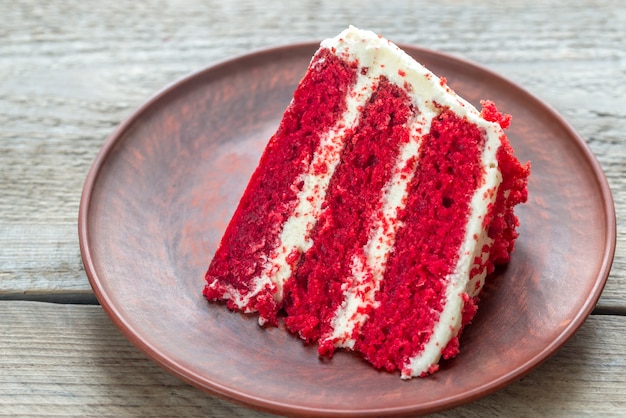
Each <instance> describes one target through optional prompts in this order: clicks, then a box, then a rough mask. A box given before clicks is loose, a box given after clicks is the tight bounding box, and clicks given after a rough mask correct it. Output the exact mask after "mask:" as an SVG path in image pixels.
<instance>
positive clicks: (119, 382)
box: [0, 301, 626, 418]
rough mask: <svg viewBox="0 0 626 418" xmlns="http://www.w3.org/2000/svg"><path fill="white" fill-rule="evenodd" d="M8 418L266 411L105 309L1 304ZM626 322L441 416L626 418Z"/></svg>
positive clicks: (585, 334) (2, 390)
mask: <svg viewBox="0 0 626 418" xmlns="http://www.w3.org/2000/svg"><path fill="white" fill-rule="evenodd" d="M0 318H2V321H0V336H1V338H0V359H1V360H0V415H3V414H6V415H11V416H14V415H20V414H24V415H36V414H44V413H45V414H46V415H64V416H68V415H98V416H102V415H111V416H128V415H142V416H213V417H221V416H224V417H226V416H229V417H246V418H252V417H262V416H267V414H265V413H261V412H255V411H252V410H249V409H247V408H244V407H241V406H238V405H234V404H231V403H230V402H227V401H224V400H221V399H218V398H216V397H213V396H211V395H207V394H205V393H204V392H201V391H199V390H197V389H195V388H192V387H191V386H188V385H187V384H185V383H183V382H182V381H180V380H179V379H177V378H175V377H173V376H171V375H169V374H168V373H167V372H165V371H164V370H162V369H161V368H160V367H158V366H157V365H155V364H154V363H152V362H151V361H150V360H149V359H147V358H146V357H145V356H144V355H143V354H142V353H140V352H139V351H138V350H137V349H135V347H133V346H132V345H131V344H130V343H129V342H128V341H127V340H126V339H125V338H124V337H123V336H122V335H121V333H120V332H119V331H118V330H117V328H115V327H114V325H113V323H112V322H111V321H110V320H109V318H108V317H107V316H106V315H105V314H104V312H103V310H102V309H101V308H100V307H97V306H85V305H61V304H49V303H41V302H20V301H0ZM624 346H626V318H624V317H619V316H592V317H590V319H589V320H588V321H587V322H586V323H585V324H584V325H583V327H582V328H581V330H580V331H579V332H578V333H577V334H576V335H575V336H574V338H573V339H572V340H570V342H569V343H568V344H566V346H565V347H564V348H563V349H562V350H561V351H559V352H558V353H557V354H556V355H555V356H553V357H552V358H551V359H549V360H548V361H547V362H546V363H544V364H543V365H541V366H540V367H539V368H538V369H536V370H535V371H533V372H531V373H530V374H529V375H528V376H526V377H524V378H523V379H521V380H520V381H517V382H515V383H513V384H511V385H510V386H508V387H506V388H504V389H503V390H501V391H499V392H496V393H495V394H492V395H491V396H488V397H486V398H483V399H481V400H478V401H476V402H474V403H471V404H469V405H465V406H462V407H459V408H456V409H453V410H451V411H447V412H446V413H442V414H440V415H439V416H440V417H442V418H443V417H485V416H562V417H565V416H572V415H582V414H589V415H592V416H593V415H601V414H605V413H610V414H612V415H616V414H617V415H619V414H626V374H624V373H623V370H624V367H625V366H626V359H625V358H624V357H623V354H622V353H623V347H624Z"/></svg>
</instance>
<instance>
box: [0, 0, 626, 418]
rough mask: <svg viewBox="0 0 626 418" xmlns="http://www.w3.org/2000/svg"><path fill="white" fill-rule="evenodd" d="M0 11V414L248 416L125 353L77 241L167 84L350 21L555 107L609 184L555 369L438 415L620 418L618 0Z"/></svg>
mask: <svg viewBox="0 0 626 418" xmlns="http://www.w3.org/2000/svg"><path fill="white" fill-rule="evenodd" d="M500 3H501V2H499V1H496V0H477V1H473V2H461V1H452V0H444V1H441V2H436V3H434V2H420V1H397V0H387V1H385V2H370V3H366V2H364V1H360V0H344V1H341V2H338V1H326V0H321V1H301V2H293V1H287V0H281V1H274V2H256V1H253V0H239V1H232V2H230V1H228V0H226V1H212V0H204V1H200V0H186V1H180V2H177V1H159V2H156V1H142V2H137V1H120V2H99V1H94V0H71V1H65V2H39V1H34V0H18V1H3V2H0V17H1V18H0V415H4V414H7V415H11V416H15V415H38V414H50V415H52V414H55V415H61V416H69V415H80V416H84V415H99V416H100V415H114V416H128V415H141V416H157V415H163V416H186V415H189V416H193V415H197V416H216V417H220V416H224V417H226V416H228V417H231V416H238V417H261V416H267V414H265V413H261V412H256V411H252V410H250V409H248V408H246V407H243V406H239V405H235V404H231V403H230V402H228V401H225V400H221V399H218V398H216V397H213V396H211V395H207V394H205V393H203V392H201V391H200V390H197V389H195V388H193V387H191V386H188V385H187V384H185V383H183V382H182V381H180V380H179V379H177V378H176V377H173V376H171V375H169V374H168V373H167V372H165V371H164V370H162V369H161V368H160V367H158V366H157V365H155V364H154V363H152V361H150V360H149V359H147V358H146V357H145V356H144V355H143V354H142V353H141V352H140V351H138V350H137V349H136V348H135V347H134V346H132V345H131V344H130V343H129V342H128V341H127V340H126V339H125V338H124V337H123V336H122V335H121V333H120V332H119V331H118V330H117V328H115V326H114V325H113V323H112V322H111V320H110V319H109V318H108V317H107V316H106V314H105V313H104V312H103V310H102V308H101V307H100V306H99V305H98V301H97V300H96V298H95V296H94V294H93V292H92V290H91V288H90V286H89V282H88V280H87V276H86V274H85V271H84V268H83V265H82V261H81V256H80V251H79V246H78V236H77V214H78V204H79V199H80V195H81V188H82V185H83V181H84V180H85V177H86V174H87V171H88V170H89V167H90V166H91V164H92V162H93V160H94V158H95V156H96V154H97V153H98V151H99V149H100V147H101V145H102V144H103V142H104V141H105V139H106V137H107V136H108V135H109V134H110V133H111V132H112V131H113V129H114V128H115V126H116V125H118V124H119V123H120V122H121V121H122V120H124V118H126V117H127V116H128V115H129V114H130V113H131V112H132V111H133V110H134V109H135V108H136V107H138V106H139V105H140V104H141V103H142V102H144V101H145V100H146V99H147V98H148V97H150V96H151V95H152V94H154V93H155V92H156V91H158V90H160V89H161V88H162V87H164V86H165V85H167V84H169V83H171V82H173V81H174V80H176V79H179V78H181V77H183V76H184V75H186V74H188V73H190V72H192V71H194V70H198V69H201V68H203V67H205V66H207V65H210V64H211V63H214V62H216V61H217V60H221V59H224V58H227V57H229V56H232V55H236V54H241V53H244V52H247V51H250V50H251V49H255V48H261V47H266V46H272V45H278V44H286V43H291V42H297V41H306V40H312V39H321V38H323V37H328V36H333V35H334V34H336V33H338V32H339V31H340V30H342V29H343V28H344V27H345V26H347V25H348V24H355V25H357V26H360V27H363V28H368V29H372V30H374V31H377V32H380V33H382V34H384V35H385V36H387V37H389V38H391V39H392V40H394V41H396V42H402V43H410V44H416V45H420V46H424V47H427V48H431V49H436V50H440V51H444V52H448V53H451V54H454V55H457V56H462V57H464V58H467V59H470V60H473V61H475V62H478V63H480V64H482V65H484V66H486V67H489V68H491V69H492V70H495V71H497V72H499V73H501V74H502V75H504V76H505V77H507V78H509V79H511V80H513V81H515V82H517V83H519V84H520V85H522V86H523V87H525V88H526V89H528V90H530V91H531V92H532V93H534V94H535V95H537V96H539V97H540V98H541V99H543V100H545V101H546V102H548V103H549V104H551V105H552V106H553V107H555V108H556V109H557V110H558V111H559V112H560V113H561V114H562V115H563V116H564V117H565V118H566V119H567V120H568V121H569V122H570V123H571V124H572V125H573V127H574V128H575V129H576V130H577V131H578V132H579V133H580V134H581V135H582V136H583V137H584V138H585V140H586V141H587V142H588V144H589V146H590V147H591V149H592V150H593V152H594V153H595V155H596V156H597V158H598V160H599V161H600V163H601V165H602V167H603V168H604V170H605V172H606V175H607V177H608V180H609V183H610V186H611V188H612V191H613V196H614V199H615V206H616V213H617V228H618V231H617V234H618V235H617V251H616V255H615V262H614V264H613V268H612V271H611V275H610V277H609V279H608V283H607V285H606V288H605V290H604V293H603V294H602V297H601V298H600V301H599V303H598V305H597V308H596V310H595V311H594V313H593V314H592V315H591V317H590V318H589V319H588V320H587V322H586V323H585V324H584V325H583V327H582V328H581V329H580V331H579V332H578V333H577V334H576V335H575V336H574V338H572V339H571V340H570V341H569V342H568V343H567V344H566V345H565V347H563V348H562V349H561V350H560V351H559V352H558V353H557V354H556V355H555V356H553V357H552V358H550V359H549V360H548V361H546V362H545V363H544V364H542V365H541V366H540V367H538V368H537V369H536V370H535V371H533V372H531V373H530V374H528V375H527V376H526V377H524V378H522V379H521V380H519V381H517V382H515V383H513V384H511V385H509V386H508V387H506V388H505V389H503V390H501V391H499V392H497V393H495V394H492V395H491V396H488V397H486V398H483V399H481V400H478V401H476V402H474V403H472V404H469V405H465V406H462V407H459V408H456V409H453V410H450V411H447V412H444V413H442V414H441V416H447V417H456V416H458V417H460V416H464V417H466V416H481V417H482V416H496V415H498V416H535V415H546V416H572V415H600V414H609V415H623V414H626V400H625V399H626V317H625V316H624V315H625V314H626V298H625V297H624V296H625V294H626V110H625V109H626V87H625V85H626V84H625V82H626V44H625V43H624V42H626V6H625V5H624V3H623V2H622V1H620V0H605V1H602V0H576V1H572V2H568V3H567V5H565V4H560V3H564V2H556V1H546V0H524V1H519V0H511V1H508V2H506V3H507V4H506V5H501V4H500Z"/></svg>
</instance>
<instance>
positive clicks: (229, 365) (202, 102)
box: [79, 44, 615, 416]
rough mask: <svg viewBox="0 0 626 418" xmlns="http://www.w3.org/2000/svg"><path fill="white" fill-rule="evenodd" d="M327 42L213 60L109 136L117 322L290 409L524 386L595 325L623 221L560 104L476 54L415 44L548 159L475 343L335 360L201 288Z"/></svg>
mask: <svg viewBox="0 0 626 418" xmlns="http://www.w3.org/2000/svg"><path fill="white" fill-rule="evenodd" d="M315 49H316V45H314V44H305V45H295V46H287V47H282V48H277V49H270V50H265V51H261V52H256V53H253V54H249V55H245V56H241V57H238V58H235V59H232V60H229V61H225V62H222V63H220V64H218V65H215V66H212V67H210V68H208V69H206V70H204V71H200V72H199V73H196V74H194V75H191V76H190V77H187V78H185V79H183V80H181V81H179V82H177V83H176V84H174V85H172V86H170V87H168V88H166V89H165V90H164V91H162V92H161V93H159V94H158V95H156V96H155V97H153V98H152V99H151V100H149V101H148V102H147V103H146V104H145V105H143V106H142V107H141V108H140V109H139V110H137V111H136V112H135V113H134V114H133V115H132V116H131V117H130V118H129V119H128V120H127V121H125V122H124V123H123V124H122V125H121V126H120V127H119V128H118V129H117V130H116V131H115V132H114V133H113V135H112V136H111V137H110V138H109V139H108V140H107V141H106V143H105V144H104V147H103V148H102V150H101V152H100V154H99V155H98V157H97V159H96V161H95V162H94V165H93V167H92V169H91V171H90V173H89V175H88V177H87V180H86V183H85V186H84V191H83V195H82V199H81V206H80V216H79V234H80V243H81V250H82V255H83V261H84V264H85V267H86V270H87V274H88V276H89V279H90V281H91V285H92V286H93V289H94V291H95V293H96V295H97V297H98V299H99V300H100V302H101V304H102V306H103V307H104V309H105V310H106V312H107V313H108V314H109V315H110V317H111V318H112V320H113V322H114V323H115V324H116V325H117V326H118V327H119V328H120V329H121V330H122V332H123V333H124V334H125V335H126V336H127V337H128V338H129V339H130V341H132V342H133V343H134V344H135V345H136V346H137V347H139V348H140V349H141V350H143V351H144V352H145V353H146V354H147V355H148V356H150V357H151V358H152V359H153V360H154V361H155V362H157V363H158V364H160V365H161V366H163V367H164V368H165V369H167V370H169V371H170V372H172V373H174V374H175V375H177V376H179V377H180V378H182V379H184V380H185V381H187V382H189V383H191V384H193V385H195V386H197V387H199V388H202V389H204V390H207V391H209V392H211V393H214V394H218V395H220V396H223V397H226V398H228V399H231V400H234V401H237V402H241V403H244V404H246V405H248V406H251V407H254V408H259V409H263V410H269V411H273V412H276V413H280V414H303V415H304V414H307V415H346V416H347V415H353V416H367V415H394V414H409V413H427V412H433V411H437V410H442V409H446V408H450V407H453V406H456V405H460V404H462V403H465V402H469V401H471V400H474V399H477V398H479V397H481V396H484V395H486V394H488V393H491V392H493V391H495V390H497V389H499V388H502V387H503V386H505V385H506V384H508V383H510V382H511V381H513V380H515V379H518V378H519V377H521V376H522V375H524V374H525V373H527V372H528V371H530V370H531V369H533V368H534V367H535V366H537V365H538V364H540V363H541V362H542V361H543V360H545V359H546V358H548V357H549V356H550V355H551V354H553V353H554V352H555V351H556V350H557V349H558V348H560V347H561V346H562V345H563V344H564V343H565V342H566V341H567V340H568V339H569V338H570V337H571V336H572V335H573V334H574V332H575V331H576V330H577V329H578V328H579V327H580V326H581V324H582V323H583V322H584V321H585V319H586V318H587V316H588V315H589V313H590V312H591V310H592V309H593V307H594V305H595V303H596V301H597V300H598V298H599V296H600V293H601V291H602V289H603V287H604V284H605V282H606V279H607V276H608V273H609V269H610V266H611V262H612V259H613V253H614V248H615V214H614V208H613V203H612V198H611V194H610V191H609V188H608V186H607V182H606V179H605V177H604V175H603V173H602V170H601V168H600V167H599V165H598V163H597V162H596V160H595V159H594V157H593V156H592V154H591V152H590V151H589V149H588V148H587V146H586V145H585V143H584V141H583V140H582V139H581V138H580V137H579V136H578V135H577V134H576V133H575V132H574V131H573V130H572V129H571V128H570V127H569V126H568V124H567V123H566V122H565V121H564V120H563V119H562V118H561V117H560V116H558V115H557V114H556V113H555V112H554V111H553V110H552V109H551V108H549V107H548V106H546V105H545V104H544V103H542V102H541V101H539V100H538V99H537V98H535V97H533V96H532V95H530V94H528V93H527V92H526V91H524V90H522V89H520V88H519V87H517V86H516V85H514V84H512V83H511V82H509V81H507V80H505V79H503V78H502V77H500V76H498V75H496V74H494V73H492V72H490V71H488V70H486V69H484V68H481V67H479V66H476V65H475V64H472V63H468V62H465V61H462V60H459V59H457V58H454V57H451V56H448V55H444V54H441V53H436V52H432V51H428V50H424V49H419V48H415V47H409V46H405V47H404V49H405V50H406V51H407V52H408V53H409V54H411V55H413V56H414V57H416V58H417V59H418V60H420V61H421V62H423V63H424V64H425V65H426V66H427V67H429V68H430V69H431V70H433V71H434V72H435V73H438V74H440V75H443V76H445V77H447V79H448V80H449V84H450V85H451V86H452V87H453V88H454V89H455V90H457V92H458V93H460V94H461V95H462V96H464V97H465V98H467V99H468V100H469V101H471V102H473V103H475V104H478V101H479V100H480V99H481V98H490V99H493V100H494V101H495V102H496V103H497V104H498V107H499V108H500V110H501V111H504V112H506V113H511V114H512V115H513V117H514V119H513V125H512V127H511V129H510V130H509V131H508V135H509V138H510V140H511V143H512V144H513V146H514V148H515V149H516V152H517V155H518V157H519V158H520V160H523V161H527V160H530V161H531V162H532V176H531V179H530V184H529V190H530V198H529V201H528V203H527V204H526V205H524V206H522V207H520V208H519V210H518V214H519V217H520V220H521V228H520V233H521V236H520V238H519V240H518V242H517V248H516V251H515V253H514V255H513V259H512V261H511V264H510V265H509V266H508V268H507V269H506V270H503V271H500V272H499V273H498V274H497V275H495V276H494V277H492V279H491V281H490V282H489V283H488V284H487V286H486V287H485V290H484V294H483V297H482V304H481V305H480V309H479V312H478V315H477V316H476V318H475V320H474V323H473V325H472V326H471V327H469V328H467V330H466V332H465V333H464V335H463V338H462V341H461V354H460V355H459V356H458V357H457V358H455V359H454V360H451V361H445V362H443V363H442V367H441V369H440V371H439V372H437V373H436V374H435V375H433V376H430V377H427V378H423V379H413V380H411V381H402V380H400V378H399V376H398V375H397V374H390V373H381V372H377V371H376V370H374V369H373V368H371V367H370V366H368V365H367V364H366V363H365V362H363V361H362V360H361V359H360V358H359V357H358V356H356V355H354V354H352V353H347V352H340V353H337V354H336V355H335V357H334V358H333V359H332V361H320V360H319V359H318V357H317V354H316V349H315V348H314V347H307V346H305V345H304V344H303V343H302V342H301V341H300V340H298V339H297V338H295V337H293V336H291V335H289V334H288V333H287V332H285V331H284V330H283V329H278V328H270V329H262V328H260V327H259V326H258V325H257V318H256V317H255V316H253V315H252V316H246V315H242V314H238V313H233V312H229V311H228V310H227V309H226V308H225V307H224V306H222V305H214V304H208V303H207V302H206V301H205V300H204V299H203V297H202V294H201V290H202V287H203V284H204V282H203V275H204V271H205V269H206V267H207V265H208V263H209V261H210V259H211V257H212V254H213V252H214V250H215V248H216V244H217V242H218V240H219V239H220V237H221V235H222V232H223V230H224V228H225V226H226V223H227V222H228V220H229V218H230V215H231V213H232V212H233V210H234V208H235V205H236V204H237V202H238V200H239V197H240V195H241V193H242V191H243V189H244V187H245V185H246V183H247V179H248V177H249V175H250V174H251V172H252V170H253V169H254V167H255V165H256V163H257V159H258V158H259V156H260V153H261V151H262V149H263V147H264V146H265V143H266V141H267V140H268V139H269V137H270V136H271V134H272V133H273V131H274V130H275V129H276V127H277V124H278V121H279V120H280V117H281V115H282V112H283V110H284V109H285V107H286V106H287V104H288V103H289V101H290V98H291V95H292V93H293V90H294V89H295V87H296V84H297V82H298V81H299V79H300V78H301V77H302V76H303V75H304V72H305V70H306V67H307V64H308V62H309V60H310V58H311V56H312V54H313V52H314V50H315Z"/></svg>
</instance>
